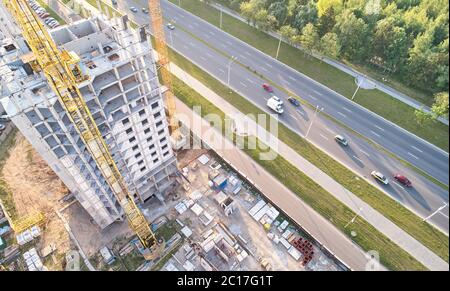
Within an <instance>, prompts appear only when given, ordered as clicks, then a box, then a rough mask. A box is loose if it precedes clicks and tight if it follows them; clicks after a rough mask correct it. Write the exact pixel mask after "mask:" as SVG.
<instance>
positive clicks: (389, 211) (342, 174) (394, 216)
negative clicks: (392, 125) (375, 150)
mask: <svg viewBox="0 0 450 291" xmlns="http://www.w3.org/2000/svg"><path fill="white" fill-rule="evenodd" d="M170 59H171V60H172V61H173V62H174V63H175V64H177V65H178V66H179V67H180V68H182V69H183V70H185V71H186V72H189V74H190V75H192V76H193V77H195V78H196V79H198V80H199V81H200V82H202V83H203V84H204V85H205V86H207V87H208V88H210V89H211V90H213V91H214V92H216V93H217V94H218V95H219V96H221V97H222V98H224V99H225V100H226V101H228V102H229V103H230V104H233V106H234V107H236V108H237V109H239V110H240V111H241V112H242V113H245V114H248V113H252V114H265V113H264V112H263V111H262V110H261V109H260V108H259V107H257V106H255V105H254V104H253V103H251V102H250V101H248V100H247V99H245V98H244V97H242V96H240V95H238V94H236V93H235V92H230V90H229V88H228V87H226V86H225V85H223V84H222V83H220V82H219V81H218V80H217V79H215V78H214V77H212V76H211V75H209V74H207V73H206V72H204V71H203V70H201V69H200V68H198V67H197V66H196V65H194V64H192V63H191V62H189V61H188V60H186V59H185V58H184V57H183V56H181V55H179V54H178V53H176V52H173V51H171V52H170ZM202 110H203V108H202ZM205 110H209V108H207V109H205ZM278 138H279V139H280V140H281V141H282V142H284V143H286V144H287V145H288V146H290V147H291V148H292V149H293V150H295V151H296V152H297V153H298V154H299V155H301V156H303V157H304V158H306V159H307V160H308V161H310V162H311V163H312V164H314V165H315V166H316V167H318V168H320V169H321V170H322V171H323V172H325V173H326V174H327V175H329V176H330V177H332V178H333V179H334V180H336V181H337V182H338V183H340V184H342V185H343V186H344V187H345V188H346V189H348V190H349V191H351V192H353V193H354V194H355V195H357V196H358V197H359V198H361V199H362V200H364V201H365V202H366V203H368V204H369V205H371V206H372V207H373V208H374V209H376V210H377V211H378V212H380V213H381V214H383V215H384V216H385V217H387V218H388V219H390V220H391V221H392V222H394V223H395V224H397V225H398V226H399V227H400V228H402V229H403V230H405V231H406V232H407V233H409V234H410V235H411V236H413V237H414V238H415V239H417V240H418V241H419V242H421V243H422V244H423V245H425V246H426V247H428V248H429V249H430V250H432V251H433V252H435V253H436V254H437V255H439V256H440V257H441V258H443V259H444V260H445V261H447V262H448V260H449V251H448V246H449V241H448V237H447V236H446V235H445V234H443V233H442V232H440V231H438V230H436V229H435V228H434V227H432V226H431V225H429V224H428V223H426V222H423V221H422V220H421V219H420V218H419V217H418V216H417V215H415V214H414V213H412V212H411V211H409V210H408V209H407V208H405V207H404V206H403V205H401V204H400V203H398V202H397V201H395V200H393V199H392V198H390V197H389V196H387V195H386V194H384V193H383V192H381V191H380V190H378V189H377V188H376V187H374V186H372V185H371V184H370V183H368V182H367V181H365V180H363V179H361V178H360V177H358V176H357V175H356V174H354V173H353V172H352V171H351V170H349V169H348V168H346V167H345V166H344V165H342V164H340V163H339V162H337V161H336V160H334V159H333V158H331V157H330V156H328V155H327V154H325V153H324V152H322V151H321V150H319V149H318V148H316V147H315V146H314V145H312V144H311V143H309V142H308V141H306V140H305V139H303V138H302V137H300V136H299V135H298V134H296V133H295V132H293V131H291V130H290V129H289V128H287V127H286V126H284V125H282V124H279V132H278Z"/></svg>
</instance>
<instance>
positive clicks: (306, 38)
mask: <svg viewBox="0 0 450 291" xmlns="http://www.w3.org/2000/svg"><path fill="white" fill-rule="evenodd" d="M319 40H320V38H319V34H318V33H317V29H316V27H315V26H314V25H312V24H311V23H308V24H307V25H306V26H305V27H304V28H303V30H302V34H301V36H300V44H301V45H302V47H303V48H304V49H305V50H306V51H307V52H309V53H311V52H313V51H314V50H315V49H316V47H317V46H318V44H319Z"/></svg>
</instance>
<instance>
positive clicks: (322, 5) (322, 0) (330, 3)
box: [317, 0, 343, 17]
mask: <svg viewBox="0 0 450 291" xmlns="http://www.w3.org/2000/svg"><path fill="white" fill-rule="evenodd" d="M331 7H333V8H334V9H336V10H337V11H340V10H341V9H342V7H343V0H319V1H317V10H318V13H319V17H320V16H322V15H323V14H325V11H327V10H328V9H329V8H331Z"/></svg>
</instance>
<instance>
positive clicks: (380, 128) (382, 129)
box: [374, 125, 384, 131]
mask: <svg viewBox="0 0 450 291" xmlns="http://www.w3.org/2000/svg"><path fill="white" fill-rule="evenodd" d="M374 126H375V127H376V128H378V129H379V130H381V131H384V128H382V127H380V126H378V125H374Z"/></svg>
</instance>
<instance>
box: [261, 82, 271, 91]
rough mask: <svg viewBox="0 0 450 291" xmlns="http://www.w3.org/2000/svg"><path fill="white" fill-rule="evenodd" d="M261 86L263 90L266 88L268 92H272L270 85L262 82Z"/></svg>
mask: <svg viewBox="0 0 450 291" xmlns="http://www.w3.org/2000/svg"><path fill="white" fill-rule="evenodd" d="M262 87H263V89H264V90H266V91H267V92H269V93H272V92H273V88H272V86H270V85H269V84H267V83H264V84H262Z"/></svg>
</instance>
